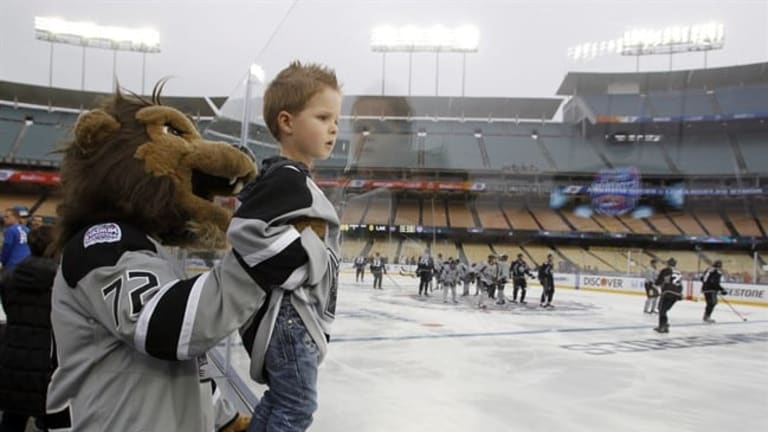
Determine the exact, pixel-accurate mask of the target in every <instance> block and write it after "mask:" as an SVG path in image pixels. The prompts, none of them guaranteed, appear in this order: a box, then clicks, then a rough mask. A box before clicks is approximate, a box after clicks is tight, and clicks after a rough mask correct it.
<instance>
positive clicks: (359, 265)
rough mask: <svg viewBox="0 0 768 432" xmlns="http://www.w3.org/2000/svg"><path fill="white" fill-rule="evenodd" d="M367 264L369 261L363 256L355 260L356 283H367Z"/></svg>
mask: <svg viewBox="0 0 768 432" xmlns="http://www.w3.org/2000/svg"><path fill="white" fill-rule="evenodd" d="M367 262H368V259H367V258H366V257H364V256H363V255H360V256H358V257H356V258H355V263H354V266H355V282H365V264H367Z"/></svg>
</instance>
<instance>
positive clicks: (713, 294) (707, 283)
mask: <svg viewBox="0 0 768 432" xmlns="http://www.w3.org/2000/svg"><path fill="white" fill-rule="evenodd" d="M722 278H723V262H722V261H720V260H717V261H715V262H714V263H713V264H712V267H711V268H709V269H707V271H706V272H704V275H703V276H702V277H701V281H702V282H704V285H703V286H702V287H701V292H702V293H703V294H704V299H705V300H706V301H707V306H706V308H705V309H704V318H703V319H704V322H705V323H709V324H714V322H715V320H713V319H712V318H711V317H712V311H714V310H715V306H717V294H718V293H719V294H722V295H726V294H728V292H727V291H726V290H725V289H724V288H723V286H722V285H720V280H721V279H722Z"/></svg>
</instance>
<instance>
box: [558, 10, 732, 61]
mask: <svg viewBox="0 0 768 432" xmlns="http://www.w3.org/2000/svg"><path fill="white" fill-rule="evenodd" d="M724 46H725V28H724V26H723V24H720V23H717V22H708V23H703V24H698V25H693V26H671V27H667V28H663V29H650V28H635V29H630V30H627V31H626V32H625V33H624V36H623V37H620V38H618V39H612V40H604V41H599V42H588V43H584V44H579V45H576V46H572V47H570V48H568V57H569V58H572V59H573V60H591V59H593V58H595V57H598V56H602V55H606V54H620V55H624V56H635V57H636V62H635V69H636V70H637V71H639V70H640V56H642V55H658V54H669V67H670V69H672V56H673V55H674V54H679V53H686V52H703V53H704V67H705V68H706V67H707V54H708V53H709V51H712V50H717V49H722V48H723V47H724Z"/></svg>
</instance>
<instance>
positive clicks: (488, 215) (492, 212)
mask: <svg viewBox="0 0 768 432" xmlns="http://www.w3.org/2000/svg"><path fill="white" fill-rule="evenodd" d="M475 208H476V209H477V217H478V218H479V219H480V223H481V224H482V225H483V228H493V229H507V230H508V229H509V224H508V223H507V221H506V219H504V214H502V212H501V209H500V208H499V205H498V203H497V202H496V201H495V200H477V201H476V202H475Z"/></svg>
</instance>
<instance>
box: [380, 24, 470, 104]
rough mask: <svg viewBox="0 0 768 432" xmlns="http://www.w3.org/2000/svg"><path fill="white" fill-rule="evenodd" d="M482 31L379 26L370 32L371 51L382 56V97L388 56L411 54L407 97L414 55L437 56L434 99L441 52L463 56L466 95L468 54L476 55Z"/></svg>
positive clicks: (409, 92)
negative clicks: (428, 53) (430, 54)
mask: <svg viewBox="0 0 768 432" xmlns="http://www.w3.org/2000/svg"><path fill="white" fill-rule="evenodd" d="M479 42H480V32H479V31H478V30H477V27H475V26H470V25H466V26H461V27H457V28H454V29H449V28H447V27H445V26H440V25H437V26H433V27H426V28H419V27H415V26H405V27H392V26H378V27H375V28H373V30H371V41H370V46H371V50H372V51H374V52H380V53H381V94H382V95H383V94H384V85H385V84H384V83H385V81H386V58H387V53H394V52H399V53H408V95H409V96H410V95H411V79H412V75H413V73H412V72H413V53H415V52H434V53H435V96H437V94H438V89H439V84H440V76H439V75H440V53H441V52H452V53H461V55H462V59H461V61H462V66H461V95H462V96H464V88H465V76H466V69H467V53H474V52H477V50H478V46H479Z"/></svg>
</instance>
